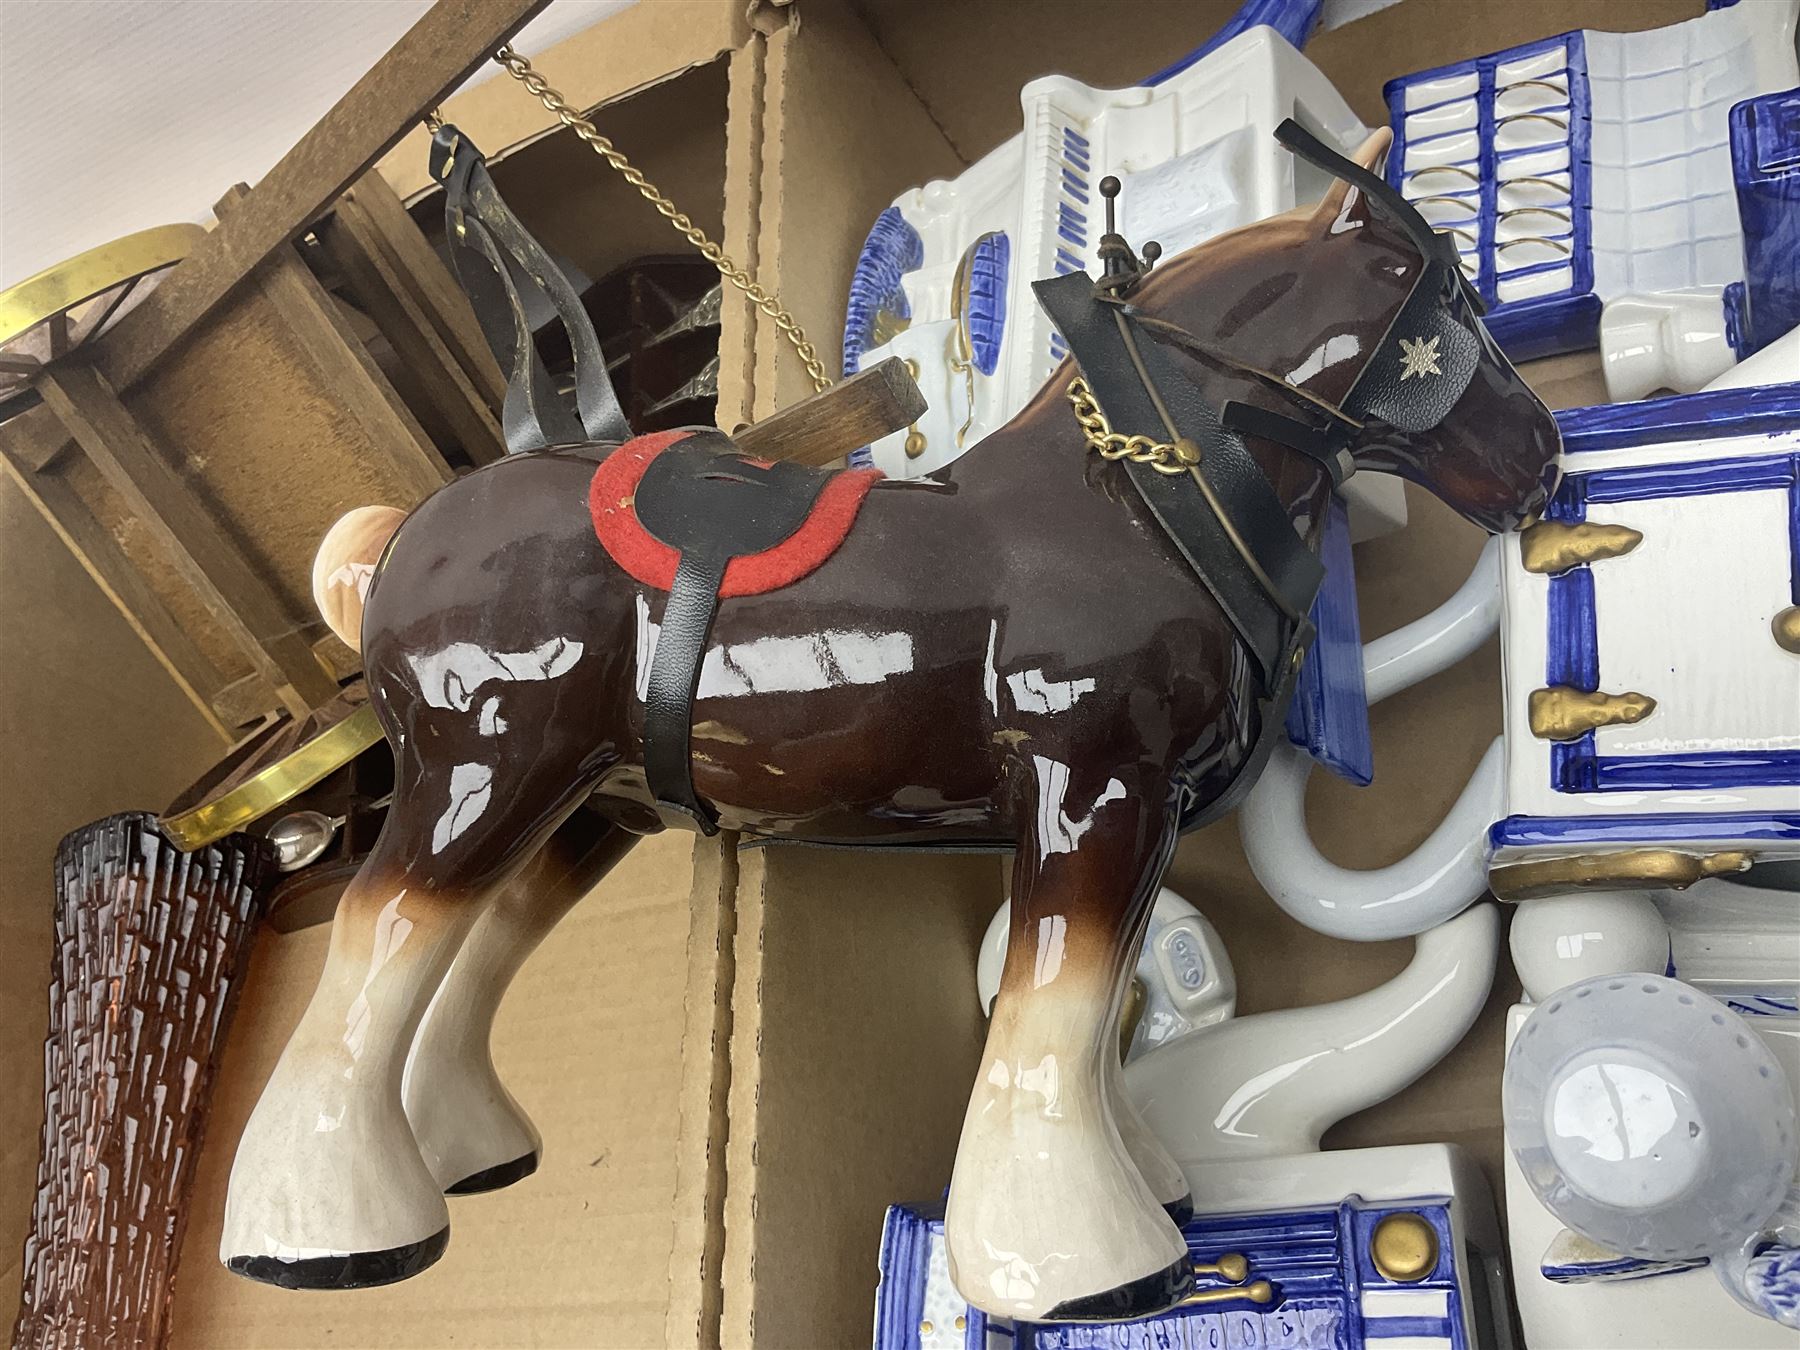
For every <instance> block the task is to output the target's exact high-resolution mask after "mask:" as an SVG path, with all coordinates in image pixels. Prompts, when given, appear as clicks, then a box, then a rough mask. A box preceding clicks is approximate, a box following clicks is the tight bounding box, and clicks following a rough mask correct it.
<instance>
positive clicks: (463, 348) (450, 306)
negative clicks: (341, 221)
mask: <svg viewBox="0 0 1800 1350" xmlns="http://www.w3.org/2000/svg"><path fill="white" fill-rule="evenodd" d="M344 196H345V197H346V198H347V199H349V200H350V201H351V202H353V203H355V204H356V205H357V206H358V207H360V208H361V209H362V210H363V212H365V213H366V215H367V220H368V228H369V231H370V232H371V234H372V235H374V236H375V237H377V238H378V239H379V241H380V244H381V246H382V248H383V249H384V250H386V253H387V256H388V262H389V264H390V265H391V266H392V268H393V271H394V274H395V275H396V276H397V277H399V278H400V280H401V281H402V282H404V283H405V285H406V288H407V292H408V294H409V295H410V296H411V297H412V300H413V303H414V304H416V305H418V307H419V308H420V310H422V311H423V312H424V314H425V315H426V317H427V318H429V319H430V321H431V325H432V327H433V329H435V330H436V332H437V334H438V337H439V338H440V339H442V341H443V343H444V345H445V346H446V347H448V348H449V349H450V352H451V354H452V355H454V356H455V358H456V363H457V365H458V366H460V367H461V368H462V371H463V373H464V374H465V375H467V376H468V379H469V382H470V383H471V384H473V385H474V386H475V388H476V389H478V390H480V391H481V397H482V398H483V399H484V400H485V401H486V403H487V405H488V407H489V408H491V409H493V411H494V414H495V415H496V416H498V415H499V413H500V408H501V405H502V404H503V403H504V402H505V401H506V374H505V372H503V371H502V370H501V369H500V363H499V362H498V361H496V360H494V354H493V352H491V351H490V350H488V345H487V339H486V338H484V337H482V335H481V325H480V324H479V323H478V322H477V321H476V319H475V311H474V310H473V309H471V308H470V307H469V297H468V296H467V295H465V294H464V293H463V289H462V287H461V286H459V285H458V284H457V282H456V278H455V277H454V276H452V275H451V273H450V269H449V268H448V267H446V266H445V265H444V261H443V259H442V258H440V257H438V255H437V251H436V250H435V249H433V248H432V247H431V244H430V242H429V241H428V240H427V239H426V238H425V236H424V234H423V233H421V232H420V230H419V227H418V226H417V225H415V224H414V223H413V218H412V216H410V215H409V214H408V213H407V210H406V207H405V205H404V204H403V203H402V202H401V200H400V196H399V194H398V193H396V192H395V191H394V189H393V188H392V187H390V186H389V185H388V181H387V179H385V178H383V177H382V176H381V174H380V172H379V171H377V170H374V169H371V170H370V171H369V172H368V173H366V174H364V175H363V176H362V177H361V178H359V179H358V180H357V181H356V185H355V186H354V187H352V188H351V189H350V190H349V191H348V192H346V193H345V194H344ZM503 444H504V443H503Z"/></svg>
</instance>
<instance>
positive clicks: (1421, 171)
mask: <svg viewBox="0 0 1800 1350" xmlns="http://www.w3.org/2000/svg"><path fill="white" fill-rule="evenodd" d="M1428 173H1459V174H1461V175H1462V176H1463V177H1464V178H1466V179H1468V180H1469V181H1470V182H1471V183H1473V184H1475V185H1476V186H1477V187H1479V186H1481V175H1480V174H1478V173H1476V172H1475V171H1474V170H1473V169H1465V168H1464V167H1463V166H1462V165H1460V164H1425V165H1422V166H1420V167H1419V168H1417V169H1412V170H1409V171H1408V172H1407V175H1406V181H1407V182H1409V183H1410V182H1412V180H1413V179H1415V178H1423V177H1424V176H1425V175H1426V174H1428Z"/></svg>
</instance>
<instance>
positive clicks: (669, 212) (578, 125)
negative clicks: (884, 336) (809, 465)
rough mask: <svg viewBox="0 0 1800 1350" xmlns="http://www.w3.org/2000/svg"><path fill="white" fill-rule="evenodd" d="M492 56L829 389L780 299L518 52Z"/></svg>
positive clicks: (816, 358) (815, 358) (816, 356)
mask: <svg viewBox="0 0 1800 1350" xmlns="http://www.w3.org/2000/svg"><path fill="white" fill-rule="evenodd" d="M494 60H496V61H498V62H499V63H500V64H501V65H502V66H504V67H505V68H506V73H507V74H509V75H511V76H512V77H513V78H514V79H515V80H517V81H519V83H520V84H522V85H524V86H525V88H526V90H527V91H528V92H529V93H530V94H531V95H532V96H533V97H535V98H536V99H537V101H538V102H539V103H542V104H543V105H544V107H545V108H546V109H548V110H549V111H550V112H552V113H555V114H556V117H557V120H559V121H560V122H561V123H562V124H563V125H564V126H566V127H567V128H568V129H569V130H570V131H573V132H574V133H575V134H576V135H577V136H579V137H580V138H581V139H582V140H584V141H586V142H587V143H588V145H589V146H591V147H592V148H593V151H594V153H595V154H597V155H599V156H600V158H601V159H603V160H605V161H606V162H607V163H608V164H610V165H611V166H612V167H613V168H615V169H617V170H618V171H619V174H620V176H621V177H623V178H624V179H625V181H626V182H627V183H630V184H631V186H632V187H634V188H636V189H637V190H638V194H639V195H640V196H641V197H643V199H644V200H645V201H647V202H649V203H650V205H652V206H654V207H655V208H656V211H657V214H658V215H660V216H662V217H663V219H665V220H667V221H668V222H669V224H671V225H673V226H674V227H675V229H676V230H677V231H678V232H679V233H680V234H681V236H682V237H683V238H684V239H686V240H687V241H688V243H690V244H692V245H693V246H694V247H695V248H696V249H698V250H699V251H700V256H701V257H703V258H705V259H706V260H707V261H708V262H709V263H711V264H712V265H713V266H714V267H716V268H718V269H719V275H720V276H722V277H724V278H725V280H727V281H729V282H730V283H731V284H732V285H733V286H736V287H737V288H738V289H739V290H740V291H742V292H743V293H744V294H745V295H746V296H747V297H749V300H750V303H751V304H753V305H755V306H756V307H757V308H758V309H760V310H761V311H762V312H763V313H764V314H766V315H768V316H769V317H770V318H771V319H773V320H774V321H775V327H776V328H777V329H778V330H779V331H780V333H781V335H782V336H783V337H785V338H786V339H787V340H788V341H789V342H791V343H792V344H793V346H794V350H795V351H796V352H798V353H799V355H800V359H801V361H802V362H804V363H805V365H806V373H807V374H808V375H809V376H810V377H811V378H812V383H813V388H814V389H815V390H817V391H818V392H819V393H821V394H822V393H824V392H825V391H826V390H827V389H829V388H831V377H830V376H828V375H827V374H826V373H825V366H824V363H823V362H821V361H820V360H819V353H818V351H817V350H816V349H814V347H813V345H812V343H811V342H809V341H807V338H806V333H805V330H803V329H802V328H801V327H800V324H799V321H798V320H796V319H795V318H794V316H793V315H792V314H790V313H789V312H788V311H787V310H785V309H783V308H782V306H781V302H780V301H778V300H777V299H776V298H775V297H774V296H772V295H770V294H769V292H768V291H766V290H764V289H763V288H762V286H761V285H760V284H759V283H758V282H756V281H755V280H754V279H753V278H752V277H751V276H750V274H749V273H748V272H746V271H745V270H744V269H743V268H741V267H739V266H738V265H737V264H736V263H735V262H733V261H732V260H731V258H730V257H729V256H728V255H727V254H726V252H725V250H724V249H722V248H720V247H719V246H718V245H717V244H715V243H713V241H712V240H710V239H708V238H707V237H706V231H705V230H702V229H701V228H700V227H699V226H698V225H696V224H694V222H693V221H692V220H690V219H689V218H688V217H687V216H686V215H685V214H683V213H682V212H681V211H680V210H678V209H677V208H676V206H675V203H674V202H672V201H670V200H669V199H668V198H667V197H665V196H664V195H663V194H662V191H661V189H659V188H658V187H657V186H656V185H655V184H654V183H652V182H651V181H650V180H649V179H648V178H646V177H644V175H643V173H642V172H641V171H640V170H639V169H638V167H637V166H636V165H635V164H633V163H632V162H631V161H630V160H629V159H627V158H625V156H624V155H623V154H621V153H620V152H619V151H618V149H617V148H616V147H615V146H614V145H613V143H612V142H611V141H609V140H607V139H606V137H604V136H602V135H601V134H600V133H599V132H598V131H596V130H595V129H594V124H593V123H592V122H590V121H588V119H587V118H585V117H583V116H582V115H581V114H580V113H578V112H576V111H575V110H574V109H573V108H571V107H570V106H569V105H568V103H567V102H565V101H564V99H563V96H562V95H561V94H560V93H558V92H557V91H556V90H555V89H552V88H551V87H550V85H549V83H548V82H547V81H546V80H545V79H544V77H543V76H542V75H540V74H538V73H537V71H535V70H533V69H532V67H531V62H530V61H528V60H526V59H525V58H524V57H523V56H520V55H519V54H518V53H517V52H515V51H514V50H513V49H512V47H511V46H506V47H502V48H501V49H500V50H499V51H498V52H496V53H494Z"/></svg>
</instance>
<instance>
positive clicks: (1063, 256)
mask: <svg viewBox="0 0 1800 1350" xmlns="http://www.w3.org/2000/svg"><path fill="white" fill-rule="evenodd" d="M1056 261H1057V262H1059V263H1067V264H1068V265H1069V270H1070V271H1071V272H1073V271H1075V270H1076V269H1077V268H1079V267H1080V266H1081V259H1080V258H1078V257H1076V256H1075V255H1074V254H1073V253H1071V252H1069V250H1068V249H1066V248H1062V247H1060V246H1059V247H1058V248H1057V250H1056Z"/></svg>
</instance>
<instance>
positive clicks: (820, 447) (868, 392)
mask: <svg viewBox="0 0 1800 1350" xmlns="http://www.w3.org/2000/svg"><path fill="white" fill-rule="evenodd" d="M925 406H926V405H925V396H924V395H923V394H921V393H920V392H919V386H918V385H917V384H915V383H914V382H913V377H912V376H911V375H909V374H907V371H906V365H905V363H904V362H903V361H901V360H900V358H899V357H896V356H890V357H889V358H888V359H887V360H885V361H883V362H881V363H880V364H879V365H875V366H871V367H869V369H867V370H865V371H863V372H861V373H860V374H857V375H852V376H851V377H850V378H849V379H847V380H845V381H843V382H842V383H841V384H836V385H833V386H832V387H831V388H830V389H827V390H826V391H825V392H824V393H822V394H814V395H813V396H812V397H811V398H806V399H801V400H800V402H798V403H795V404H791V405H790V406H788V407H786V408H783V409H782V410H781V411H780V412H778V413H776V414H774V415H773V416H772V417H765V418H763V420H762V421H760V422H755V423H752V424H751V425H750V426H747V427H741V428H739V429H738V430H737V431H734V432H732V433H731V436H732V439H733V440H734V441H736V442H737V445H738V449H740V450H742V451H743V452H744V453H745V454H749V455H756V456H758V457H760V458H762V459H791V460H794V461H796V462H797V463H800V464H829V463H831V462H832V461H833V460H838V459H842V458H843V457H844V456H845V455H847V454H849V453H850V452H851V451H852V450H855V449H857V448H858V447H859V446H864V445H867V444H868V443H869V442H870V441H873V440H879V439H880V438H881V437H883V436H886V435H888V434H890V433H892V432H895V431H898V430H900V428H901V427H905V426H911V425H912V424H913V423H914V422H916V421H918V420H919V419H920V418H921V417H923V416H924V415H925Z"/></svg>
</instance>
